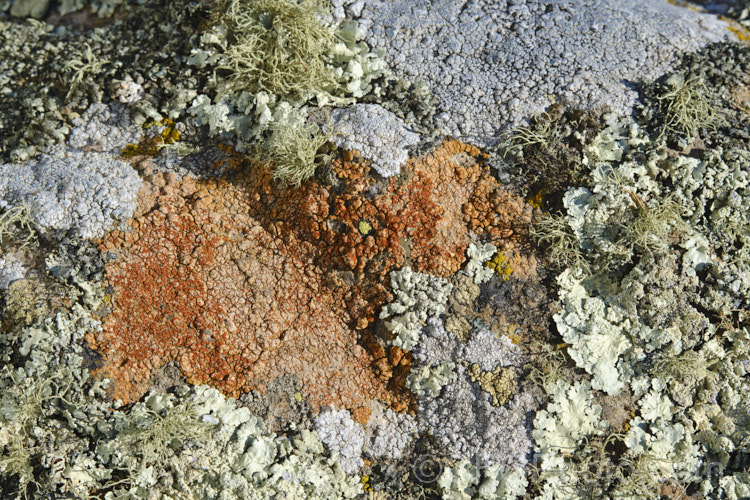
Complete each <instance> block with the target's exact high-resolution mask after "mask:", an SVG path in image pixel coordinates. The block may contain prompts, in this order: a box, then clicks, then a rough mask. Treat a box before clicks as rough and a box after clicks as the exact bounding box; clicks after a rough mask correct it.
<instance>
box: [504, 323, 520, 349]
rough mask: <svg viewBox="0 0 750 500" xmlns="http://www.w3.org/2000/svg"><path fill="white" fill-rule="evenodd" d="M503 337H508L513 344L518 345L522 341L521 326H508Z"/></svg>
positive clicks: (512, 324)
mask: <svg viewBox="0 0 750 500" xmlns="http://www.w3.org/2000/svg"><path fill="white" fill-rule="evenodd" d="M505 336H506V337H508V338H509V339H510V341H511V342H513V343H514V344H518V343H520V342H521V340H522V339H523V335H521V325H518V324H516V323H511V324H509V325H508V332H507V333H506V334H505Z"/></svg>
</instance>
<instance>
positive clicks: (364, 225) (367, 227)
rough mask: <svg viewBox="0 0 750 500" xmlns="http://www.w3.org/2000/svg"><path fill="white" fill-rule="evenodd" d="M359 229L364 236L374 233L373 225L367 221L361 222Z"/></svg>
mask: <svg viewBox="0 0 750 500" xmlns="http://www.w3.org/2000/svg"><path fill="white" fill-rule="evenodd" d="M357 229H359V232H360V233H361V234H362V235H364V236H367V235H368V234H370V233H371V232H372V224H370V223H369V222H367V221H366V220H363V221H359V225H358V226H357Z"/></svg>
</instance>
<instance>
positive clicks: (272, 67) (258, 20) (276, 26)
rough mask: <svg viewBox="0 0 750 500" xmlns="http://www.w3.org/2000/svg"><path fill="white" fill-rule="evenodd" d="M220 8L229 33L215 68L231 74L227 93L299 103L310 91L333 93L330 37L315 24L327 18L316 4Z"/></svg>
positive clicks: (243, 2) (245, 1)
mask: <svg viewBox="0 0 750 500" xmlns="http://www.w3.org/2000/svg"><path fill="white" fill-rule="evenodd" d="M221 6H225V10H224V20H225V22H226V24H227V25H228V27H229V30H230V31H229V36H228V39H229V42H230V45H229V47H228V48H227V50H226V53H225V63H224V65H223V66H221V67H222V68H223V69H226V70H230V71H231V72H232V73H231V79H230V85H231V86H232V87H233V88H235V89H237V90H247V91H249V92H253V93H256V92H260V91H265V92H269V93H271V94H275V95H279V96H288V97H293V98H298V99H301V100H305V99H307V98H308V96H309V94H310V93H311V92H312V91H314V90H327V91H329V90H332V89H333V87H335V85H336V80H335V78H334V75H333V73H332V72H331V71H330V70H329V69H328V68H327V64H326V63H327V60H326V54H328V53H329V52H330V50H331V48H332V47H333V45H334V42H335V36H334V31H333V29H332V28H330V27H328V26H326V25H324V24H323V23H322V22H321V18H322V17H325V15H326V14H330V13H329V12H328V9H327V6H326V4H325V3H324V2H323V1H322V0H300V1H297V0H230V1H228V2H227V1H225V2H222V4H221Z"/></svg>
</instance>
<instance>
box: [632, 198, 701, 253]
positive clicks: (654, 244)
mask: <svg viewBox="0 0 750 500" xmlns="http://www.w3.org/2000/svg"><path fill="white" fill-rule="evenodd" d="M630 196H631V198H632V199H633V202H634V203H635V204H636V217H635V219H634V220H633V221H632V222H630V223H627V224H621V227H622V233H623V236H622V238H621V239H620V241H619V242H618V243H621V244H623V245H625V246H627V247H629V248H631V249H633V250H637V251H639V252H642V253H656V252H663V251H664V250H665V249H666V248H667V247H668V246H669V245H670V244H671V243H672V242H678V241H679V240H680V238H679V236H680V235H681V234H686V233H688V232H689V231H690V226H689V225H688V224H687V223H685V222H684V221H683V220H682V215H681V209H680V206H679V205H678V204H677V202H675V200H674V199H673V198H672V197H671V196H667V197H666V198H664V199H663V200H656V202H655V203H654V204H653V205H648V204H646V203H645V202H644V201H643V200H642V199H641V198H640V197H639V196H638V195H637V194H635V193H630Z"/></svg>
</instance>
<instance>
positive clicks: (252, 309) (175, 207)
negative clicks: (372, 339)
mask: <svg viewBox="0 0 750 500" xmlns="http://www.w3.org/2000/svg"><path fill="white" fill-rule="evenodd" d="M143 199H144V200H149V199H152V200H154V203H153V204H152V206H148V204H144V206H142V207H141V210H140V213H139V214H138V215H137V216H136V217H135V218H134V220H133V221H132V222H131V226H132V227H133V229H134V230H133V231H131V232H118V231H115V232H112V233H111V234H109V235H108V236H107V238H106V239H105V240H104V241H103V242H102V244H101V248H102V250H113V251H116V252H118V253H120V257H119V258H118V259H117V260H115V261H113V262H111V263H109V264H108V265H107V266H106V272H107V277H108V280H109V281H110V283H111V284H112V285H113V286H114V288H115V293H114V309H113V313H112V314H111V315H110V316H109V317H107V318H106V320H105V322H104V327H103V330H102V332H100V333H93V334H91V335H89V338H88V341H89V343H90V344H91V346H92V347H93V348H96V349H98V350H100V351H101V352H102V354H103V355H104V358H105V363H104V366H103V368H102V369H101V372H102V374H104V375H106V376H107V377H110V378H111V379H113V380H114V381H115V396H116V397H118V398H121V399H123V400H126V401H127V400H132V399H134V398H137V397H139V396H140V395H141V394H142V393H143V392H144V391H145V390H146V389H147V387H146V385H145V384H146V382H147V381H148V377H149V375H150V374H151V373H152V372H153V371H154V370H155V369H157V368H159V367H160V366H162V365H163V364H165V363H167V362H169V361H172V360H176V361H177V362H178V363H179V365H180V368H181V370H182V371H183V373H184V374H185V376H186V378H187V380H188V382H190V383H192V384H200V383H209V384H211V385H213V386H215V387H217V388H219V389H220V390H222V391H223V392H225V393H226V394H229V395H231V396H238V395H239V394H240V393H242V392H246V391H248V390H250V389H260V390H263V389H264V381H269V380H273V379H274V378H276V377H277V376H280V375H283V374H286V373H291V374H293V375H294V376H296V377H297V379H298V380H299V381H300V383H301V385H302V387H303V389H304V393H305V395H306V396H307V397H308V398H309V401H310V402H311V404H312V405H313V406H314V407H316V408H317V407H318V406H319V405H320V404H338V405H340V406H344V407H346V408H354V409H356V408H359V407H362V406H364V405H365V404H366V402H367V401H369V400H370V399H372V398H379V399H382V400H385V401H393V400H394V398H393V397H391V395H389V394H388V393H387V391H386V389H385V385H384V384H383V383H382V382H381V381H380V380H379V379H378V378H377V377H376V376H375V375H374V374H373V372H372V369H371V367H370V365H371V362H372V360H371V358H370V356H369V355H368V354H367V353H366V352H365V350H364V349H363V348H362V347H360V346H358V345H357V336H356V334H355V332H353V331H352V330H351V329H349V328H348V327H347V325H346V323H345V320H346V319H347V318H348V316H347V314H346V312H345V311H344V310H342V303H341V301H340V300H339V301H336V300H335V299H336V297H335V295H333V294H331V293H325V288H326V287H325V285H324V283H323V281H322V280H323V275H322V274H321V273H316V272H315V268H314V266H313V265H312V264H311V263H310V262H306V261H303V260H301V259H300V258H298V257H297V256H296V255H295V252H291V251H290V250H289V248H287V247H286V246H285V245H284V243H283V242H282V241H281V240H280V239H279V238H276V237H274V236H273V235H271V234H270V233H269V232H268V231H266V230H265V229H263V228H262V227H261V226H260V225H259V224H258V223H257V222H256V221H255V220H254V219H253V218H252V217H251V216H250V215H248V213H249V212H250V208H249V206H248V203H247V193H245V192H243V191H241V190H239V189H238V188H237V187H236V186H234V185H231V184H229V183H227V182H223V181H200V182H199V181H195V180H193V179H190V178H188V177H186V178H184V179H183V180H182V181H178V180H177V179H176V178H175V177H173V176H164V175H161V174H158V175H155V176H154V177H153V178H152V179H151V185H150V187H149V189H148V190H147V192H146V193H144V197H143Z"/></svg>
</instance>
